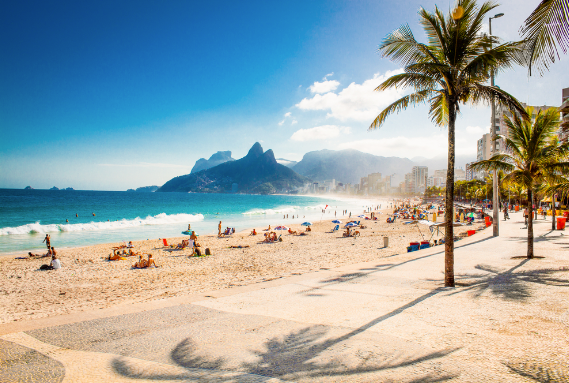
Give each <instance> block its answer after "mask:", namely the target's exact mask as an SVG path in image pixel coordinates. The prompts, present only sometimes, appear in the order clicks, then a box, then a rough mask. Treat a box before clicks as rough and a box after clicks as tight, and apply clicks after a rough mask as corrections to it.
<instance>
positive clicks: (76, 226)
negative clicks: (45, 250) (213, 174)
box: [0, 213, 204, 235]
mask: <svg viewBox="0 0 569 383" xmlns="http://www.w3.org/2000/svg"><path fill="white" fill-rule="evenodd" d="M203 219H204V216H203V215H202V214H171V215H168V214H166V213H162V214H158V215H155V216H150V215H149V216H148V217H146V218H140V217H136V218H135V219H122V220H120V221H103V222H90V223H73V224H51V225H42V224H40V223H39V222H36V223H29V224H27V225H22V226H17V227H4V228H1V229H0V235H14V234H45V233H54V232H77V231H93V230H116V229H124V228H130V227H137V226H148V225H168V224H175V223H188V222H197V221H202V220H203Z"/></svg>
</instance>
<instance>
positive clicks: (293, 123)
mask: <svg viewBox="0 0 569 383" xmlns="http://www.w3.org/2000/svg"><path fill="white" fill-rule="evenodd" d="M290 124H291V125H296V124H298V121H296V120H292V122H291V123H290Z"/></svg>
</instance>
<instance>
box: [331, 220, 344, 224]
mask: <svg viewBox="0 0 569 383" xmlns="http://www.w3.org/2000/svg"><path fill="white" fill-rule="evenodd" d="M332 223H338V224H340V223H342V221H340V220H339V219H335V220H333V221H332Z"/></svg>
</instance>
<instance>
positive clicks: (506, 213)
mask: <svg viewBox="0 0 569 383" xmlns="http://www.w3.org/2000/svg"><path fill="white" fill-rule="evenodd" d="M507 219H510V215H509V214H508V206H504V221H505V220H507Z"/></svg>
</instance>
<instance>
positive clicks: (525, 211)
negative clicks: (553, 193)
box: [524, 207, 529, 226]
mask: <svg viewBox="0 0 569 383" xmlns="http://www.w3.org/2000/svg"><path fill="white" fill-rule="evenodd" d="M528 218H529V214H528V208H527V207H526V208H525V209H524V222H525V225H526V226H527V225H528Z"/></svg>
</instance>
